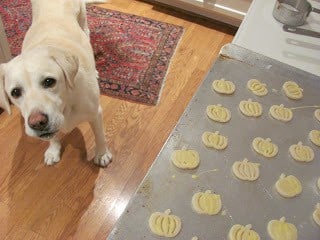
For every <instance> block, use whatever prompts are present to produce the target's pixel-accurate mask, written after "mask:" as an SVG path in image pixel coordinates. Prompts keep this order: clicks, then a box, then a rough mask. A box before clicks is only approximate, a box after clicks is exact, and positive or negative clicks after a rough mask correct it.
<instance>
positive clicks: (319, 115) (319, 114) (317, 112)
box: [314, 109, 320, 122]
mask: <svg viewBox="0 0 320 240" xmlns="http://www.w3.org/2000/svg"><path fill="white" fill-rule="evenodd" d="M314 117H315V118H316V119H317V120H318V121H319V122H320V109H317V110H315V111H314Z"/></svg>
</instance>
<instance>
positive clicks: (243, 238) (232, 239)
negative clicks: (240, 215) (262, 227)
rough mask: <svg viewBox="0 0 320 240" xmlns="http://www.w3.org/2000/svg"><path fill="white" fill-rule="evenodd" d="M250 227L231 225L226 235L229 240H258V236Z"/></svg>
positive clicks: (249, 225)
mask: <svg viewBox="0 0 320 240" xmlns="http://www.w3.org/2000/svg"><path fill="white" fill-rule="evenodd" d="M251 227H252V226H251V224H248V225H246V226H242V225H240V224H236V225H233V226H232V227H231V229H230V231H229V234H228V237H229V240H260V236H259V234H258V233H257V232H256V231H254V230H252V229H251Z"/></svg>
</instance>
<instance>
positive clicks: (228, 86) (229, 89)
mask: <svg viewBox="0 0 320 240" xmlns="http://www.w3.org/2000/svg"><path fill="white" fill-rule="evenodd" d="M212 88H213V90H214V91H216V92H217V93H221V94H228V95H229V94H232V93H234V91H235V90H236V86H235V85H234V83H233V82H230V81H226V80H225V79H223V78H221V79H220V80H214V81H213V83H212Z"/></svg>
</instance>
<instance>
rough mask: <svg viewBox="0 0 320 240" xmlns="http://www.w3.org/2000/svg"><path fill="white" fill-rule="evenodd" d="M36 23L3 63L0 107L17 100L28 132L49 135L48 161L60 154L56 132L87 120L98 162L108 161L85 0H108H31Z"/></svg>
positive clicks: (105, 162) (43, 135)
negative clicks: (18, 50)
mask: <svg viewBox="0 0 320 240" xmlns="http://www.w3.org/2000/svg"><path fill="white" fill-rule="evenodd" d="M31 2H32V25H31V27H30V29H29V30H28V32H27V33H26V36H25V39H24V41H23V46H22V53H21V55H19V56H17V57H15V58H13V59H12V60H11V61H9V62H8V63H5V64H1V65H0V107H2V108H4V109H5V110H6V111H8V113H10V105H9V99H10V100H11V102H12V103H13V104H14V105H16V106H17V107H18V108H19V109H20V111H21V114H22V116H23V117H24V122H25V131H26V133H27V134H28V135H29V136H33V137H37V138H41V139H44V140H49V141H50V145H49V148H48V149H47V150H46V152H45V155H44V161H45V163H46V164H48V165H52V164H54V163H56V162H58V161H59V160H60V149H61V145H60V142H59V139H58V137H57V134H58V132H70V131H71V130H72V129H73V128H75V127H76V126H77V125H78V124H79V123H81V122H84V121H88V122H89V123H90V126H91V128H92V130H93V133H94V135H95V141H96V156H95V159H94V162H95V163H96V164H98V165H100V166H107V165H108V163H109V162H110V161H111V157H112V155H111V153H110V151H109V150H108V148H107V147H106V140H105V135H104V128H103V122H102V109H101V107H100V104H99V87H98V82H97V72H96V68H95V61H94V56H93V51H92V47H91V45H90V40H89V29H88V25H87V18H86V8H85V3H88V2H105V1H104V0H95V1H90V0H86V1H85V0H31Z"/></svg>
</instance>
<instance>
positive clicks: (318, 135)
mask: <svg viewBox="0 0 320 240" xmlns="http://www.w3.org/2000/svg"><path fill="white" fill-rule="evenodd" d="M309 138H310V140H311V142H312V143H313V144H315V145H317V146H318V147H320V131H319V130H311V131H310V133H309Z"/></svg>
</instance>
